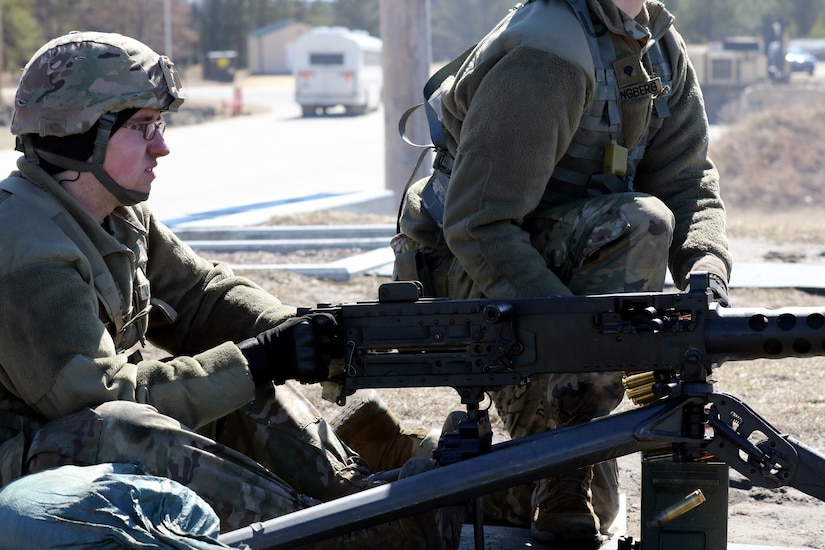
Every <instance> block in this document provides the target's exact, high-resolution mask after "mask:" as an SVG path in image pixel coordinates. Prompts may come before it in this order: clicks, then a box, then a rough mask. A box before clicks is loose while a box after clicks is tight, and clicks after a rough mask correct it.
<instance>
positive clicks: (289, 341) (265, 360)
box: [238, 313, 343, 384]
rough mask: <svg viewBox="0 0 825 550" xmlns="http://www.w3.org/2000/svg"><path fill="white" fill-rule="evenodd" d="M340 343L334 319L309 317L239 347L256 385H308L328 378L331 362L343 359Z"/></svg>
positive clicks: (324, 315) (321, 315)
mask: <svg viewBox="0 0 825 550" xmlns="http://www.w3.org/2000/svg"><path fill="white" fill-rule="evenodd" d="M341 341H342V339H341V336H340V334H339V331H338V323H337V321H336V320H335V317H333V316H332V315H330V314H329V313H310V314H308V315H302V316H300V317H291V318H289V319H287V320H286V321H284V322H283V323H281V324H279V325H277V326H276V327H273V328H271V329H269V330H266V331H264V332H262V333H260V334H259V335H258V336H256V337H254V338H249V339H247V340H244V341H243V342H241V343H240V344H238V347H239V348H240V349H241V352H242V353H243V354H244V357H246V361H247V363H249V372H250V373H251V374H252V380H254V381H255V383H256V384H263V383H266V382H269V381H274V382H275V383H276V384H283V383H284V382H285V381H286V380H290V379H292V380H298V381H299V382H303V383H307V384H308V383H314V382H320V381H322V380H326V379H327V378H328V376H329V371H328V367H329V364H330V362H331V361H332V360H333V359H334V358H336V357H343V346H342V344H341Z"/></svg>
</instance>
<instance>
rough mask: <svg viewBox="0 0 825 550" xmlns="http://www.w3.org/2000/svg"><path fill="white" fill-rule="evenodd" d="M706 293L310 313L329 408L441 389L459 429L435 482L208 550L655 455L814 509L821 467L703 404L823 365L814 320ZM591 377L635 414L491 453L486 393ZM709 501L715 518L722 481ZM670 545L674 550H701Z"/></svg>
mask: <svg viewBox="0 0 825 550" xmlns="http://www.w3.org/2000/svg"><path fill="white" fill-rule="evenodd" d="M708 283H709V281H708V277H707V274H692V275H691V277H690V287H689V288H690V289H691V290H690V291H688V292H673V293H669V292H662V293H659V292H652V293H628V294H606V295H596V296H580V297H564V298H560V297H548V298H538V299H513V300H492V299H478V300H451V299H439V298H421V297H420V293H419V287H418V286H417V285H416V284H415V283H389V284H386V285H382V287H381V288H380V290H379V298H378V300H377V301H369V302H357V303H344V304H339V305H329V304H320V305H319V306H318V307H317V308H316V309H314V310H311V311H319V312H327V313H331V314H333V315H334V316H335V317H336V318H337V320H338V322H339V324H340V327H341V331H342V334H343V338H344V341H345V345H346V352H345V360H344V369H343V372H342V373H341V374H340V375H339V376H336V377H334V380H333V381H334V382H335V383H337V384H338V387H339V393H338V396H337V401H338V402H339V403H341V404H343V403H344V402H345V401H346V398H347V396H348V395H351V394H352V393H353V392H355V391H356V390H358V389H362V388H403V387H432V386H450V387H453V388H455V389H456V390H457V391H458V394H459V396H460V398H461V401H462V403H464V404H465V405H467V408H468V414H467V418H466V420H465V421H464V422H462V423H461V424H460V425H459V429H458V430H457V431H456V432H452V433H449V434H445V436H444V437H442V440H441V442H440V444H439V449H438V450H437V451H436V458H438V459H439V461H440V464H441V467H439V468H436V469H435V470H432V471H430V472H426V473H424V474H420V475H417V476H414V478H408V479H401V480H397V481H392V482H391V483H388V484H386V485H382V486H379V487H376V488H374V489H370V490H368V491H364V492H361V493H358V494H355V495H352V496H348V497H345V498H342V499H338V500H334V501H331V502H327V503H324V504H321V505H318V506H315V507H313V508H310V509H306V510H301V511H299V512H294V513H291V514H288V515H287V516H282V517H279V518H275V519H272V520H269V521H266V522H264V523H261V524H256V525H252V526H249V527H247V528H244V529H239V530H237V531H233V532H231V533H227V534H225V535H222V536H221V538H220V540H221V542H225V543H227V544H235V543H246V544H248V545H250V546H251V547H252V548H254V549H257V548H290V547H294V546H296V545H299V544H308V543H311V542H316V541H320V540H323V539H325V538H329V537H331V536H335V535H337V534H341V533H344V532H348V531H352V530H354V529H358V528H362V527H365V526H368V525H374V524H379V523H382V522H386V521H389V520H392V519H394V518H398V517H403V516H405V515H411V514H415V513H419V512H422V511H425V510H427V509H432V508H436V507H440V506H447V505H455V504H460V503H464V502H466V501H468V500H470V499H474V498H480V497H481V496H482V495H485V494H489V493H491V492H493V491H497V490H500V489H504V488H507V487H511V486H514V485H518V484H522V483H529V482H532V481H535V480H538V479H541V478H544V477H549V476H551V475H554V474H558V473H563V472H565V471H570V470H572V469H574V468H578V467H582V466H586V465H588V464H594V463H597V462H600V461H603V460H607V459H610V458H616V457H619V456H624V455H627V454H630V453H634V452H643V453H650V454H655V453H660V452H661V451H662V449H663V448H665V449H667V451H668V452H669V453H670V455H671V459H672V461H673V462H674V463H685V464H702V463H706V462H708V461H711V460H713V461H718V462H721V463H723V466H724V465H726V466H725V472H727V466H729V467H732V468H734V469H735V470H737V471H739V472H740V473H741V474H742V475H743V476H745V477H746V478H748V479H749V480H750V481H751V482H753V483H754V484H755V485H759V486H763V487H769V488H774V487H781V486H791V487H794V488H796V489H798V490H800V491H802V492H804V493H807V494H809V495H812V496H814V497H816V498H818V499H820V500H823V501H825V457H823V456H822V455H820V454H818V453H817V452H815V451H814V450H812V449H809V448H807V447H805V446H804V445H803V444H801V443H799V442H798V441H796V440H794V439H792V438H791V437H789V436H787V435H783V434H780V433H778V432H777V431H776V429H774V428H773V427H772V426H771V425H770V424H768V422H766V421H765V420H764V419H762V418H761V417H759V416H758V415H757V414H756V413H755V412H753V411H752V410H751V409H750V408H748V407H747V405H745V404H744V403H743V402H741V401H740V400H738V399H737V398H735V397H733V396H730V395H725V394H721V393H715V392H714V391H713V381H712V378H711V374H712V372H713V370H714V369H715V368H717V367H719V366H720V365H721V364H722V363H724V362H725V361H732V360H751V359H757V358H784V357H810V356H820V355H825V309H813V308H783V309H776V310H770V309H760V308H756V309H744V308H728V309H726V308H722V307H721V306H719V305H718V304H716V303H714V302H713V301H712V296H711V293H710V291H709V290H708V286H709V285H708ZM307 311H310V310H307ZM597 371H603V372H607V371H621V372H624V373H626V374H627V376H626V378H625V380H626V381H625V384H626V388H627V393H628V396H629V397H630V398H631V399H633V400H634V401H636V402H637V403H638V404H641V405H644V406H642V407H640V408H638V409H635V410H631V411H628V412H623V413H618V414H614V415H610V416H608V417H605V418H600V419H597V420H593V421H591V422H588V423H585V424H579V425H575V426H570V427H565V428H561V429H557V430H553V431H550V432H546V433H542V434H536V435H533V436H529V437H524V438H519V439H516V440H512V441H507V442H503V443H497V444H495V445H492V444H491V441H492V431H491V430H490V426H489V420H488V418H487V414H486V411H484V410H481V409H480V407H479V404H480V403H481V402H482V400H483V398H484V396H485V392H486V391H488V390H490V389H494V388H497V387H501V386H504V385H508V384H518V383H520V382H521V381H522V380H524V379H526V378H529V377H530V376H532V375H536V374H539V373H553V372H597ZM724 486H725V492H724V503H723V504H724V511H725V512H726V511H727V502H726V500H727V491H726V487H727V477H725V478H724ZM643 490H644V489H643ZM676 507H677V508H678V507H679V504H678V503H677V505H676ZM476 516H477V517H476V534H475V539H476V546H477V547H480V546H478V545H479V543H483V535H482V531H481V526H480V525H479V523H480V522H479V518H478V516H479V513H478V512H477V514H476ZM725 517H726V513H725ZM724 525H726V523H725V524H724ZM680 540H681V541H682V544H681V545H680V546H679V547H680V548H691V549H693V548H705V546H704V544H705V543H700V544H702V545H701V546H685V543H684V541H685V540H686V539H685V537H682V538H681V539H680ZM709 544H710V543H709ZM632 545H633V543H632V541H630V545H629V546H628V548H631V547H633V546H632ZM654 547H655V548H658V547H659V546H658V545H656V546H654ZM710 547H713V546H712V545H711V546H709V548H710ZM717 547H718V546H717Z"/></svg>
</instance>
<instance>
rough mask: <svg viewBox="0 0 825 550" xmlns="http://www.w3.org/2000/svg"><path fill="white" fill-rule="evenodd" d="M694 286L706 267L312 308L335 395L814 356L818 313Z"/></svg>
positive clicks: (403, 290) (819, 345)
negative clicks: (607, 289)
mask: <svg viewBox="0 0 825 550" xmlns="http://www.w3.org/2000/svg"><path fill="white" fill-rule="evenodd" d="M702 283H707V275H706V274H694V275H692V278H691V288H692V289H693V290H691V291H688V292H647V293H627V294H624V293H622V294H604V295H594V296H573V297H547V298H529V299H528V298H520V299H512V300H492V299H478V300H452V299H440V298H419V297H418V296H417V294H416V293H415V292H413V291H411V290H410V289H411V288H412V287H410V286H409V285H410V284H411V283H389V284H387V285H383V286H382V287H381V290H380V292H379V299H378V300H377V301H368V302H357V303H344V304H340V305H337V306H330V305H326V306H319V307H318V308H317V309H315V310H312V311H326V312H329V313H332V314H333V315H335V316H336V317H337V319H338V321H339V323H340V325H341V330H342V334H343V338H344V341H345V343H346V351H345V364H346V367H345V370H344V373H343V375H342V376H340V377H339V378H338V380H337V381H338V382H339V383H340V384H341V386H342V388H343V390H344V394H349V393H352V392H353V391H355V390H357V389H360V388H381V387H427V386H451V387H454V388H456V389H457V390H458V391H459V393H461V394H462V400H465V397H466V402H470V401H471V400H472V399H475V398H476V394H477V392H478V391H483V390H484V389H487V388H491V387H499V386H503V385H508V384H517V383H519V382H520V381H521V380H523V379H524V378H527V377H529V376H531V375H534V374H539V373H551V372H599V371H602V372H607V371H624V372H646V371H670V372H675V373H678V375H679V377H680V379H681V380H682V381H687V382H705V381H706V379H707V376H708V374H709V373H710V372H711V371H712V370H713V369H714V368H715V367H716V366H718V365H720V364H722V363H723V362H725V361H731V360H750V359H757V358H773V359H776V358H784V357H794V356H798V357H804V356H814V355H825V310H823V309H814V308H784V309H777V310H771V309H765V308H756V309H754V308H727V309H726V308H722V307H720V306H719V305H718V304H716V303H714V302H712V301H710V300H709V293H708V291H707V288H708V287H707V284H704V285H703V284H702ZM307 311H310V310H307ZM464 391H466V392H467V395H466V396H465V395H464V394H463V393H462V392H464ZM343 397H344V398H345V395H343Z"/></svg>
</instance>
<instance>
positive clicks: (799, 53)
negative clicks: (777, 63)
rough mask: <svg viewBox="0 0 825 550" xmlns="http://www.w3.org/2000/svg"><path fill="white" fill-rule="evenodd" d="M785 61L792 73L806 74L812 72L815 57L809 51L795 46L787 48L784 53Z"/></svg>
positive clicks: (814, 66)
mask: <svg viewBox="0 0 825 550" xmlns="http://www.w3.org/2000/svg"><path fill="white" fill-rule="evenodd" d="M785 61H787V62H788V67H790V69H791V72H793V73H796V72H806V73H808V74H814V69H815V68H816V57H814V56H813V54H811V53H810V52H806V51H805V50H800V49H796V48H792V49H789V50H788V53H787V54H786V55H785Z"/></svg>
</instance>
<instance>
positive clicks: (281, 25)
mask: <svg viewBox="0 0 825 550" xmlns="http://www.w3.org/2000/svg"><path fill="white" fill-rule="evenodd" d="M291 25H301V26H306V27H310V26H311V25H309V24H308V23H299V22H297V21H295V20H294V19H281V20H280V21H275V22H274V23H270V24H269V25H264V26H263V27H259V28H257V29H254V30H251V31H249V32H248V33H247V35H248V36H263V35H265V34H269V33H272V32H275V31H279V30H281V29H285V28H287V27H289V26H291Z"/></svg>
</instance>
